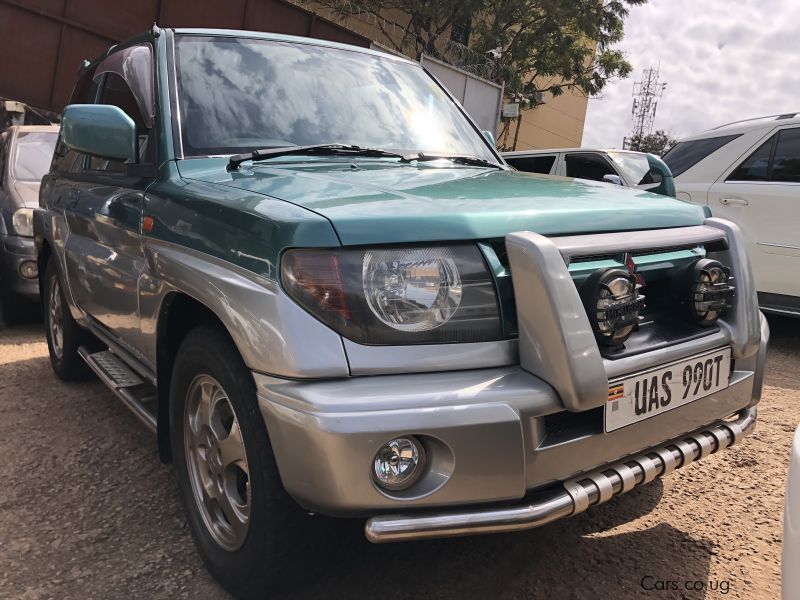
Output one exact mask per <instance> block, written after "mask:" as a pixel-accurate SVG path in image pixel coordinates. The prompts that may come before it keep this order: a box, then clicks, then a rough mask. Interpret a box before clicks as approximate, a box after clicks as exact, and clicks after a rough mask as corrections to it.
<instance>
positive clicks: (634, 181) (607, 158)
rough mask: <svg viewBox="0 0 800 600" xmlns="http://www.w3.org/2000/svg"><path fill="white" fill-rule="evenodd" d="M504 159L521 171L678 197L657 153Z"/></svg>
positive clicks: (577, 152) (548, 153)
mask: <svg viewBox="0 0 800 600" xmlns="http://www.w3.org/2000/svg"><path fill="white" fill-rule="evenodd" d="M503 159H504V160H505V161H506V162H507V163H508V164H509V165H511V166H512V167H514V168H515V169H517V170H518V171H525V172H527V173H542V174H543V175H561V176H563V177H577V178H579V179H592V180H594V181H605V182H606V183H614V184H618V185H624V186H626V187H631V188H638V189H640V190H646V191H648V192H653V193H654V194H663V195H664V196H673V197H674V196H675V186H674V183H673V179H672V173H671V172H670V170H669V167H667V166H666V165H665V164H664V162H663V161H662V160H661V159H660V158H658V157H657V156H656V155H655V154H648V153H645V152H633V151H630V150H595V149H590V148H559V149H556V150H521V151H517V152H504V153H503Z"/></svg>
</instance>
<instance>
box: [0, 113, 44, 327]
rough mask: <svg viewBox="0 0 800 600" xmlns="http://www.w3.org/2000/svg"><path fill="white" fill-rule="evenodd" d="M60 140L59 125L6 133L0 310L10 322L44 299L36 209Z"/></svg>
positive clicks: (1, 167)
mask: <svg viewBox="0 0 800 600" xmlns="http://www.w3.org/2000/svg"><path fill="white" fill-rule="evenodd" d="M57 139H58V126H33V125H30V126H27V125H26V126H14V127H10V128H8V129H7V130H6V131H4V132H3V134H2V136H0V315H2V317H3V320H5V321H6V322H8V321H13V320H14V319H15V318H16V317H17V316H18V315H20V314H21V313H23V312H24V309H25V308H26V306H25V304H30V303H32V302H38V301H39V279H38V277H39V272H38V268H37V263H36V248H35V246H34V244H33V209H34V208H35V207H37V206H39V184H40V182H41V180H42V176H43V175H44V174H45V173H47V171H48V170H49V169H50V161H51V160H52V159H53V149H54V148H55V146H56V140H57Z"/></svg>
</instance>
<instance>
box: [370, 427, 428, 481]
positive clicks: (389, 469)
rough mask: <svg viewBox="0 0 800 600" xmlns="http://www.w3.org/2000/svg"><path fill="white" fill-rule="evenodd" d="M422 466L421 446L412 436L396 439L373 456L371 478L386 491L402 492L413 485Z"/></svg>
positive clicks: (422, 451) (422, 453)
mask: <svg viewBox="0 0 800 600" xmlns="http://www.w3.org/2000/svg"><path fill="white" fill-rule="evenodd" d="M424 466H425V449H424V448H423V447H422V444H420V443H419V441H417V439H416V438H414V437H412V436H408V437H402V438H396V439H393V440H390V441H388V442H386V443H385V444H384V445H383V447H382V448H381V449H380V450H378V453H377V454H376V455H375V461H374V463H373V477H374V479H375V482H376V483H377V484H378V485H379V486H381V487H382V488H384V489H386V490H391V491H399V490H404V489H406V488H409V487H411V486H412V485H414V483H415V482H416V481H417V480H418V479H419V477H420V475H422V471H423V467H424Z"/></svg>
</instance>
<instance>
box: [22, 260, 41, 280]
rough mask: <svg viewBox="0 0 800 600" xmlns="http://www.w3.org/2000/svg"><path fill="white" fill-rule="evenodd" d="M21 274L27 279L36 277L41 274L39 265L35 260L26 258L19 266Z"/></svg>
mask: <svg viewBox="0 0 800 600" xmlns="http://www.w3.org/2000/svg"><path fill="white" fill-rule="evenodd" d="M19 274H20V275H22V276H23V277H24V278H25V279H36V278H37V277H38V276H39V265H37V264H36V261H35V260H26V261H25V262H23V263H22V264H21V265H20V266H19Z"/></svg>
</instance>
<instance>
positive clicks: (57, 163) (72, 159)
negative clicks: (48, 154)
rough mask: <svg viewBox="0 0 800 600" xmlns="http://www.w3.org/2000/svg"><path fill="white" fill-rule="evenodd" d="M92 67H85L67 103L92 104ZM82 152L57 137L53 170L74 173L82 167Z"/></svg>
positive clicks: (94, 86)
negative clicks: (69, 146)
mask: <svg viewBox="0 0 800 600" xmlns="http://www.w3.org/2000/svg"><path fill="white" fill-rule="evenodd" d="M94 71H95V70H94V67H92V68H90V69H86V70H85V71H84V72H83V73H82V74H81V75H80V77H79V78H78V81H77V83H76V84H75V88H74V89H73V90H72V95H71V96H70V98H69V102H68V104H94V100H95V98H96V97H97V87H98V86H97V82H96V81H94ZM84 156H85V155H84V154H80V153H79V152H76V151H75V150H72V149H70V148H67V146H66V145H65V144H64V143H63V142H62V141H61V137H60V136H59V138H58V144H57V145H56V150H55V152H54V153H53V170H54V171H61V172H62V173H75V172H77V171H80V170H81V168H82V167H83V158H84Z"/></svg>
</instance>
